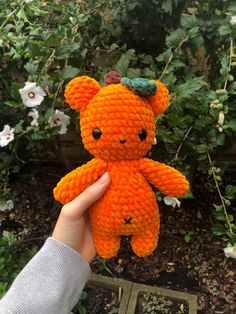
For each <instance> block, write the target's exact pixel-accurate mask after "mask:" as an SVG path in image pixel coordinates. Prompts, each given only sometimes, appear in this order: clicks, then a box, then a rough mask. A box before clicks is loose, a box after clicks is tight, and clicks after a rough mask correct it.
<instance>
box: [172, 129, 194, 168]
mask: <svg viewBox="0 0 236 314" xmlns="http://www.w3.org/2000/svg"><path fill="white" fill-rule="evenodd" d="M192 128H193V125H191V126H190V128H189V129H188V131H187V132H186V133H185V135H184V138H183V140H182V142H181V143H180V145H179V147H178V149H177V152H176V154H175V157H174V158H173V159H172V160H171V161H170V163H172V162H174V161H176V160H178V159H179V152H180V150H181V148H182V146H183V144H184V142H185V140H186V139H187V137H188V135H189V133H190V132H191V130H192Z"/></svg>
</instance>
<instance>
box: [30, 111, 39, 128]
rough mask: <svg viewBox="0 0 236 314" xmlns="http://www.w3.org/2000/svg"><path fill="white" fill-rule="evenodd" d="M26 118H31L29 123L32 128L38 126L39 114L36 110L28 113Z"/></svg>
mask: <svg viewBox="0 0 236 314" xmlns="http://www.w3.org/2000/svg"><path fill="white" fill-rule="evenodd" d="M28 116H29V117H31V118H32V119H33V120H32V121H31V122H30V124H31V125H32V126H38V125H39V123H38V118H39V112H38V110H37V109H35V108H34V109H32V110H31V111H30V112H29V113H28Z"/></svg>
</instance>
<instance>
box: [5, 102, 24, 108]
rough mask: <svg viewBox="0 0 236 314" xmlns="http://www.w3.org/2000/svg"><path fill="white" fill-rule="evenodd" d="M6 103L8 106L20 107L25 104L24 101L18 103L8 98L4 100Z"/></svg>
mask: <svg viewBox="0 0 236 314" xmlns="http://www.w3.org/2000/svg"><path fill="white" fill-rule="evenodd" d="M4 105H6V106H8V107H11V108H20V107H23V104H22V103H18V102H16V101H14V100H8V101H5V102H4Z"/></svg>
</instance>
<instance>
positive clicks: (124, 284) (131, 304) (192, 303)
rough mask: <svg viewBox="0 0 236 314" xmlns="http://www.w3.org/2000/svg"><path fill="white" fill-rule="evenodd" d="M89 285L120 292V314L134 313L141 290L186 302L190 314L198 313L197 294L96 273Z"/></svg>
mask: <svg viewBox="0 0 236 314" xmlns="http://www.w3.org/2000/svg"><path fill="white" fill-rule="evenodd" d="M87 285H88V286H96V287H101V288H104V289H108V290H112V291H114V292H116V293H118V295H119V296H120V306H119V311H118V314H134V313H135V309H136V303H137V299H138V295H139V293H140V292H149V293H156V294H158V295H161V296H164V297H168V298H171V299H173V300H176V301H181V302H184V303H186V304H187V305H188V307H189V314H197V296H196V295H193V294H189V293H185V292H179V291H174V290H169V289H164V288H159V287H153V286H148V285H142V284H137V283H132V282H131V281H127V280H123V279H118V278H112V277H107V276H102V275H96V274H92V275H91V279H90V280H89V282H88V284H87ZM173 314H175V313H173Z"/></svg>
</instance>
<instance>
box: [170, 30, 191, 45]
mask: <svg viewBox="0 0 236 314" xmlns="http://www.w3.org/2000/svg"><path fill="white" fill-rule="evenodd" d="M184 38H186V32H185V31H184V30H182V29H177V30H175V31H174V32H171V34H170V35H169V36H167V37H166V45H167V47H169V48H177V47H178V45H179V44H180V43H181V41H182V40H183V39H184Z"/></svg>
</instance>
